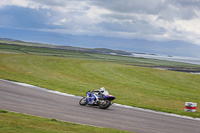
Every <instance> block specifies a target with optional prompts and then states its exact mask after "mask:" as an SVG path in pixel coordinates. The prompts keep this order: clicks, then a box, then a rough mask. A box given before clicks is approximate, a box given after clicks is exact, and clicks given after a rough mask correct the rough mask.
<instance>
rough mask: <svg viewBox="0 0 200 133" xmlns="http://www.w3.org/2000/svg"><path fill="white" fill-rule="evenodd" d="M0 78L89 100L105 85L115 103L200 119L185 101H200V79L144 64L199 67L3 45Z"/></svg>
mask: <svg viewBox="0 0 200 133" xmlns="http://www.w3.org/2000/svg"><path fill="white" fill-rule="evenodd" d="M0 51H10V52H11V51H12V52H15V54H13V53H0V57H1V58H0V78H2V79H8V80H14V81H19V82H24V83H28V84H32V85H36V86H40V87H44V88H47V89H51V90H57V91H61V92H66V93H70V94H74V95H79V96H84V95H85V92H86V91H88V90H92V89H98V88H100V87H102V86H104V87H105V88H107V89H108V91H109V92H110V93H111V94H113V95H115V96H116V97H117V99H116V100H115V101H114V102H116V103H121V104H126V105H130V106H135V107H142V108H148V109H153V110H157V111H164V112H170V113H176V114H180V115H188V116H193V117H200V112H199V110H200V107H199V106H198V108H197V112H196V113H189V112H184V103H185V102H188V101H191V102H196V103H198V104H199V103H200V97H199V95H200V82H199V81H200V75H194V74H189V73H183V72H174V71H168V70H158V69H153V68H147V67H139V66H148V67H152V66H168V67H169V66H171V67H177V66H178V67H186V68H196V69H198V68H199V66H198V65H191V64H186V63H177V62H169V61H160V60H151V59H143V58H132V57H124V56H114V55H105V54H95V53H85V52H77V51H70V50H68V51H67V50H58V49H49V48H48V49H47V48H38V47H24V46H17V45H0Z"/></svg>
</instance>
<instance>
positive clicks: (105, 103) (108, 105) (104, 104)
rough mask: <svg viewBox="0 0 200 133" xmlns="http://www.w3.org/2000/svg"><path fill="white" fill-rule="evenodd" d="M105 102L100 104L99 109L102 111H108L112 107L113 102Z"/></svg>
mask: <svg viewBox="0 0 200 133" xmlns="http://www.w3.org/2000/svg"><path fill="white" fill-rule="evenodd" d="M103 101H104V102H100V103H99V108H100V109H107V108H108V107H110V105H111V102H110V100H103Z"/></svg>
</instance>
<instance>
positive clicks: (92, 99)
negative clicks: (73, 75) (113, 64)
mask: <svg viewBox="0 0 200 133" xmlns="http://www.w3.org/2000/svg"><path fill="white" fill-rule="evenodd" d="M91 92H92V93H93V94H91V95H90V96H89V97H90V98H89V99H90V100H89V104H93V103H95V102H96V101H98V100H99V97H100V98H102V97H103V95H105V96H106V95H109V93H108V91H106V89H105V88H104V87H101V88H100V89H99V90H92V91H91Z"/></svg>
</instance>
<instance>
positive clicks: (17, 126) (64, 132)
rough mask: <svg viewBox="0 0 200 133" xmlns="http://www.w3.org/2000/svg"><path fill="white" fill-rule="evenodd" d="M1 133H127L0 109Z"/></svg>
mask: <svg viewBox="0 0 200 133" xmlns="http://www.w3.org/2000/svg"><path fill="white" fill-rule="evenodd" d="M0 132H1V133H105V132H109V133H128V132H127V131H121V130H115V129H110V128H98V127H93V126H86V125H81V124H75V123H69V122H63V121H59V120H56V119H48V118H42V117H36V116H30V115H25V114H21V113H14V112H8V111H5V110H1V109H0Z"/></svg>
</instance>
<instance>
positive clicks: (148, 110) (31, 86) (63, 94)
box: [0, 79, 200, 121]
mask: <svg viewBox="0 0 200 133" xmlns="http://www.w3.org/2000/svg"><path fill="white" fill-rule="evenodd" d="M0 81H5V82H9V83H12V84H17V85H21V86H25V87H29V88H33V89H38V90H42V91H46V92H49V93H54V94H58V95H62V96H68V97H73V98H78V99H80V98H82V97H81V96H75V95H72V94H67V93H63V92H59V91H53V90H48V89H46V88H41V87H37V86H34V85H30V84H26V83H20V82H15V81H10V80H4V79H0ZM113 105H114V106H117V107H123V108H128V109H134V110H139V111H144V112H150V113H155V114H161V115H166V116H173V117H178V118H184V119H190V120H196V121H200V118H192V117H189V116H182V115H177V114H172V113H165V112H159V111H154V110H150V109H143V108H138V107H132V106H128V105H122V104H118V103H114V104H113Z"/></svg>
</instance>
